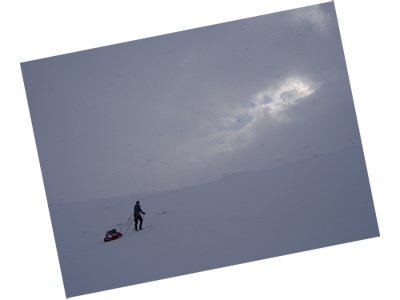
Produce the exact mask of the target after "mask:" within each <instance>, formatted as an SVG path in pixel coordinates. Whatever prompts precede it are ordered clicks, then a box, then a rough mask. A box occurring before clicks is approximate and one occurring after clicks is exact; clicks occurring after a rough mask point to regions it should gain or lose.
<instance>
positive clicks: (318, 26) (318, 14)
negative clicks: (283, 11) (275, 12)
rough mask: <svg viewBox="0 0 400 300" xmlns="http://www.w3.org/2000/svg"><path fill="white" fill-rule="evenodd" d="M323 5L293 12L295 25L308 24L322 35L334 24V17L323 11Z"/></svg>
mask: <svg viewBox="0 0 400 300" xmlns="http://www.w3.org/2000/svg"><path fill="white" fill-rule="evenodd" d="M323 7H324V6H323V5H316V6H311V7H307V8H306V9H299V10H294V11H293V20H294V22H295V23H297V24H298V23H308V24H310V25H312V26H313V28H314V29H315V30H316V31H317V32H320V33H323V32H325V31H326V30H327V28H328V27H329V25H330V23H331V22H332V15H331V14H330V13H329V12H328V11H326V10H324V9H323Z"/></svg>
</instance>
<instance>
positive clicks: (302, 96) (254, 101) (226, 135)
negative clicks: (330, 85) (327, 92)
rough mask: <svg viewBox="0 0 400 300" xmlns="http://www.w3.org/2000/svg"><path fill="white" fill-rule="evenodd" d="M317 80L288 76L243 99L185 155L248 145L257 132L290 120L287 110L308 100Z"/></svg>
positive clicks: (215, 154) (202, 158)
mask: <svg viewBox="0 0 400 300" xmlns="http://www.w3.org/2000/svg"><path fill="white" fill-rule="evenodd" d="M317 88H318V84H317V83H315V82H314V81H312V80H310V79H309V78H307V77H305V76H290V77H287V78H286V79H284V80H281V81H280V82H277V83H275V84H273V85H271V86H268V87H267V88H266V89H264V90H261V91H259V92H256V93H255V94H254V95H253V96H249V97H248V99H245V100H243V101H242V102H241V103H240V104H239V105H237V106H236V107H234V108H232V109H231V111H228V112H227V113H226V114H225V115H223V116H221V117H220V118H219V122H215V123H214V124H217V126H216V127H215V128H212V127H210V128H209V130H210V131H209V132H208V134H207V135H205V136H203V137H201V138H200V139H199V140H198V142H197V144H196V147H195V149H193V148H192V150H195V151H194V152H192V153H188V154H189V155H188V156H187V158H188V159H189V160H190V161H192V162H196V163H202V162H203V163H210V160H213V159H216V158H220V157H221V156H223V155H229V154H233V153H234V152H237V151H240V150H243V149H245V148H246V147H248V146H249V145H250V144H252V143H253V142H254V141H255V140H257V136H258V134H260V133H262V134H265V132H268V129H269V128H270V129H272V128H274V129H275V130H276V129H277V127H278V128H279V125H280V124H282V123H284V124H287V123H289V122H291V118H290V116H289V114H288V112H289V111H290V110H291V109H292V108H295V107H296V106H298V105H300V104H301V103H303V102H305V101H307V100H310V98H309V97H308V96H310V95H312V94H314V93H315V91H316V90H317Z"/></svg>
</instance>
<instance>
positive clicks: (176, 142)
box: [22, 3, 359, 202]
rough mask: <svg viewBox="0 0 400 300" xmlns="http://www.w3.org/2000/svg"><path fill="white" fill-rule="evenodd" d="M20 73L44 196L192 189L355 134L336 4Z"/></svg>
mask: <svg viewBox="0 0 400 300" xmlns="http://www.w3.org/2000/svg"><path fill="white" fill-rule="evenodd" d="M22 71H23V75H24V82H25V87H26V91H27V97H28V102H29V107H30V113H31V118H32V123H33V128H34V132H35V139H36V143H37V147H38V153H39V158H40V162H41V167H42V174H43V178H44V183H45V187H46V193H47V197H48V200H49V202H63V201H79V200H86V199H95V198H105V197H112V196H118V195H125V194H130V193H133V192H134V193H145V192H152V191H159V190H166V189H172V188H179V187H184V186H188V185H196V184H199V183H203V182H209V181H213V180H216V179H218V178H221V177H222V176H224V175H226V174H230V173H235V172H239V171H242V170H253V169H261V168H265V167H268V166H271V165H274V164H276V163H278V162H284V161H287V160H290V159H291V158H293V157H294V156H301V155H306V154H309V153H312V152H313V151H314V152H315V151H334V150H335V149H338V148H340V147H342V146H344V145H348V144H350V143H352V142H353V141H355V140H358V139H359V132H358V128H357V123H356V117H355V112H354V107H353V101H352V96H351V91H350V86H349V81H348V77H347V71H346V65H345V60H344V56H343V50H342V46H341V41H340V35H339V30H338V25H337V19H336V15H335V10H334V5H333V3H326V4H322V5H319V6H311V7H306V8H301V9H296V10H291V11H286V12H280V13H275V14H270V15H265V16H259V17H255V18H249V19H245V20H239V21H235V22H229V23H224V24H219V25H214V26H208V27H204V28H199V29H193V30H188V31H183V32H178V33H173V34H169V35H164V36H159V37H152V38H148V39H143V40H138V41H133V42H129V43H123V44H118V45H113V46H109V47H102V48H98V49H93V50H88V51H82V52H77V53H73V54H67V55H61V56H57V57H52V58H47V59H41V60H36V61H31V62H25V63H23V64H22Z"/></svg>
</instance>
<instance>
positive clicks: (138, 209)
mask: <svg viewBox="0 0 400 300" xmlns="http://www.w3.org/2000/svg"><path fill="white" fill-rule="evenodd" d="M133 213H134V214H135V215H139V216H140V214H144V215H145V214H146V213H145V212H144V211H143V210H142V207H141V206H140V203H136V204H135V207H134V208H133Z"/></svg>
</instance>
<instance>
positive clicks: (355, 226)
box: [49, 144, 379, 297]
mask: <svg viewBox="0 0 400 300" xmlns="http://www.w3.org/2000/svg"><path fill="white" fill-rule="evenodd" d="M136 200H140V201H141V204H142V209H143V210H144V211H145V212H146V213H147V214H146V215H145V216H144V227H146V226H147V228H146V229H145V230H143V231H141V232H134V231H133V230H132V229H130V230H129V231H128V232H127V233H126V234H124V236H123V237H122V238H121V239H118V240H115V241H112V242H109V243H104V242H103V238H104V235H105V233H106V231H107V230H110V229H112V228H116V229H117V230H119V229H120V228H121V226H122V224H123V223H124V222H125V221H126V220H127V219H128V217H129V216H130V214H131V213H132V210H133V205H134V203H135V201H136ZM49 207H50V213H51V217H52V223H53V229H54V235H55V239H56V244H57V250H58V255H59V260H60V266H61V271H62V275H63V280H64V286H65V290H66V295H67V297H72V296H77V295H82V294H86V293H92V292H97V291H101V290H107V289H112V288H117V287H122V286H127V285H132V284H138V283H144V282H148V281H153V280H158V279H163V278H168V277H172V276H179V275H184V274H189V273H193V272H199V271H204V270H210V269H214V268H220V267H224V266H229V265H234V264H240V263H245V262H250V261H255V260H260V259H265V258H270V257H275V256H280V255H285V254H289V253H295V252H299V251H305V250H311V249H316V248H320V247H326V246H330V245H336V244H340V243H346V242H351V241H356V240H361V239H366V238H371V237H376V236H379V230H378V225H377V221H376V216H375V211H374V206H373V201H372V196H371V191H370V187H369V182H368V176H367V171H366V167H365V161H364V156H363V152H362V148H361V145H360V144H353V145H351V146H348V147H346V148H343V149H340V150H337V151H335V152H332V153H325V154H318V155H312V156H310V157H309V158H307V159H303V160H300V161H297V162H294V163H292V164H287V165H283V166H278V167H274V168H270V169H265V170H258V171H248V172H242V173H239V174H233V175H230V176H227V177H225V178H222V179H221V180H219V181H216V182H212V183H208V184H203V185H199V186H194V187H188V188H185V189H179V190H174V191H166V192H160V193H153V194H146V195H135V194H134V195H130V196H126V197H119V198H114V199H102V200H91V201H86V202H79V203H68V204H50V205H49Z"/></svg>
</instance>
